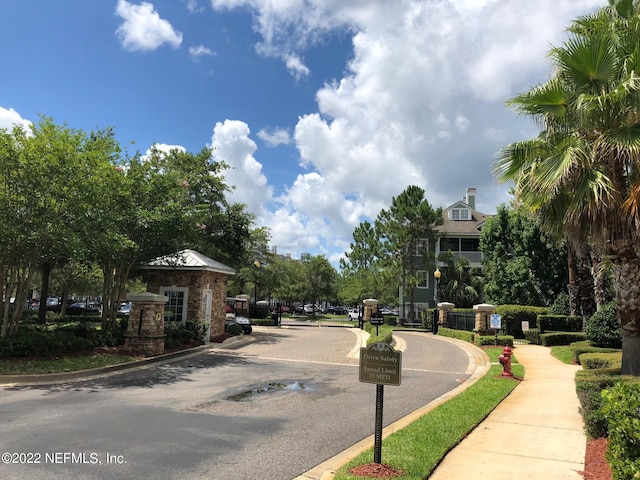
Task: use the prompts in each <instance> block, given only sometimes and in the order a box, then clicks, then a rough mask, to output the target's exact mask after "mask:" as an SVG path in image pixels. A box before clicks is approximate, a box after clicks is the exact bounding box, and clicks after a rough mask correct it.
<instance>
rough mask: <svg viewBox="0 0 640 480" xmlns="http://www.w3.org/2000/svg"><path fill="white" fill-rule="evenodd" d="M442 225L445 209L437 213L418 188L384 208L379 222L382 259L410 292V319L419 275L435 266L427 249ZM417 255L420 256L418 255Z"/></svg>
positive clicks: (405, 191)
mask: <svg viewBox="0 0 640 480" xmlns="http://www.w3.org/2000/svg"><path fill="white" fill-rule="evenodd" d="M440 224H442V208H438V209H436V210H434V209H433V208H432V207H431V205H430V204H429V202H428V201H427V200H426V199H425V198H424V190H423V189H422V188H420V187H418V186H415V185H411V186H409V187H407V188H406V189H405V190H404V191H403V192H402V193H401V194H400V195H398V196H397V197H394V198H393V199H392V201H391V206H390V207H389V209H386V210H385V209H383V210H381V211H380V213H379V214H378V217H377V219H376V223H375V225H376V231H377V232H378V234H379V236H380V239H381V242H382V243H381V246H382V250H381V252H382V253H381V256H382V258H383V259H384V266H385V267H386V268H388V269H389V272H390V274H393V275H394V276H395V278H397V279H400V281H401V284H402V286H403V291H408V292H409V319H410V320H411V319H414V318H415V306H414V303H415V302H414V292H415V289H416V287H417V285H418V281H419V279H418V277H417V272H418V271H419V270H424V269H425V268H428V267H429V266H431V267H432V266H433V263H434V258H433V253H431V252H430V251H429V250H428V249H425V248H420V247H421V246H424V240H425V239H426V240H428V241H429V243H430V244H431V245H433V242H434V241H435V238H436V232H435V230H434V228H435V227H436V226H438V225H440ZM416 252H419V253H420V255H417V256H416Z"/></svg>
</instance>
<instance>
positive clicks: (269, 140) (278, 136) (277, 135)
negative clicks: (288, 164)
mask: <svg viewBox="0 0 640 480" xmlns="http://www.w3.org/2000/svg"><path fill="white" fill-rule="evenodd" d="M258 138H260V140H262V141H263V142H264V143H266V144H267V146H269V147H277V146H278V145H288V144H290V143H291V135H289V132H288V131H287V130H286V129H284V128H276V129H273V130H271V131H269V130H267V129H264V128H263V129H262V130H260V131H259V132H258Z"/></svg>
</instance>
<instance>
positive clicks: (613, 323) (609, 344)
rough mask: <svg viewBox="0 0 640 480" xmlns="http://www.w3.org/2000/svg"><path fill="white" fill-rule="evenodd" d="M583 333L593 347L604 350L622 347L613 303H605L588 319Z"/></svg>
mask: <svg viewBox="0 0 640 480" xmlns="http://www.w3.org/2000/svg"><path fill="white" fill-rule="evenodd" d="M585 333H586V335H587V339H588V340H590V341H591V343H592V344H593V345H594V346H597V347H605V348H621V347H622V335H621V334H620V326H619V325H618V320H617V318H616V305H615V303H614V302H609V303H607V304H606V305H605V306H604V307H602V308H601V309H600V310H598V311H597V312H596V313H594V314H593V315H592V316H591V318H589V320H588V321H587V328H586V330H585Z"/></svg>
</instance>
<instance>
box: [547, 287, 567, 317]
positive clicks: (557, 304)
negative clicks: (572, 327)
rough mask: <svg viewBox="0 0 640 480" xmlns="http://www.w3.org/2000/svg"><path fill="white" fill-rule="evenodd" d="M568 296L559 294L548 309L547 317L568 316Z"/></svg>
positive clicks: (562, 293)
mask: <svg viewBox="0 0 640 480" xmlns="http://www.w3.org/2000/svg"><path fill="white" fill-rule="evenodd" d="M570 314H571V307H570V306H569V295H567V294H566V293H564V292H560V293H559V294H558V296H557V297H556V299H555V300H554V301H553V303H552V304H551V306H550V307H549V315H570Z"/></svg>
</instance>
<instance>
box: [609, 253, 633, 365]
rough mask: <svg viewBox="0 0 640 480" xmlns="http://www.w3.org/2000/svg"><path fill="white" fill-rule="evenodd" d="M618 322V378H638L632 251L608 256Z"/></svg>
mask: <svg viewBox="0 0 640 480" xmlns="http://www.w3.org/2000/svg"><path fill="white" fill-rule="evenodd" d="M611 263H612V269H613V276H614V281H615V289H616V304H617V307H618V308H617V314H618V323H619V324H620V329H621V332H622V369H621V374H622V375H636V376H638V375H640V258H638V257H637V256H636V254H635V252H634V251H633V248H632V247H631V248H627V249H624V251H623V252H619V253H618V255H613V256H612V257H611Z"/></svg>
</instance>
